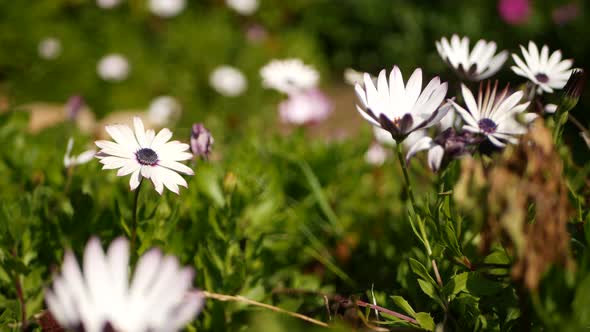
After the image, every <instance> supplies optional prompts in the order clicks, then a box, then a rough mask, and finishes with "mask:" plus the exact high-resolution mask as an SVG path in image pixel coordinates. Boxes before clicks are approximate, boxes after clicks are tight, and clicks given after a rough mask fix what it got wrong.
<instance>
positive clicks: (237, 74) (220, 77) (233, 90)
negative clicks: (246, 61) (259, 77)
mask: <svg viewBox="0 0 590 332" xmlns="http://www.w3.org/2000/svg"><path fill="white" fill-rule="evenodd" d="M209 84H211V87H212V88H213V89H215V91H217V92H219V93H220V94H222V95H224V96H226V97H237V96H239V95H241V94H242V93H244V91H246V88H247V87H248V81H246V77H245V76H244V74H242V72H241V71H240V70H239V69H236V68H234V67H232V66H228V65H223V66H219V67H217V68H215V70H213V72H212V73H211V75H210V76H209Z"/></svg>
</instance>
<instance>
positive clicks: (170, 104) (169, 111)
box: [148, 96, 182, 127]
mask: <svg viewBox="0 0 590 332" xmlns="http://www.w3.org/2000/svg"><path fill="white" fill-rule="evenodd" d="M181 113H182V106H180V103H179V102H178V100H176V98H174V97H171V96H159V97H156V98H155V99H154V100H152V102H151V103H150V106H149V108H148V120H149V122H150V124H152V125H154V126H157V127H164V126H168V125H171V124H173V123H174V122H176V121H177V120H178V118H180V115H181Z"/></svg>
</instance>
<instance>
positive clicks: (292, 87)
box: [260, 59, 320, 94]
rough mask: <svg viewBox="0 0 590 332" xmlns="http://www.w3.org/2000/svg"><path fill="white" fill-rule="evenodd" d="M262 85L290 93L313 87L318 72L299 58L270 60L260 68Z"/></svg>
mask: <svg viewBox="0 0 590 332" xmlns="http://www.w3.org/2000/svg"><path fill="white" fill-rule="evenodd" d="M260 75H261V76H262V85H263V86H264V87H266V88H270V89H275V90H277V91H279V92H283V93H287V94H291V93H296V92H300V91H304V90H307V89H311V88H315V87H316V86H317V84H318V81H319V79H320V75H319V73H318V72H317V71H316V70H315V69H314V68H313V67H311V66H308V65H306V64H304V63H303V61H301V60H300V59H286V60H272V61H271V62H270V63H268V64H267V65H265V66H264V67H262V69H260Z"/></svg>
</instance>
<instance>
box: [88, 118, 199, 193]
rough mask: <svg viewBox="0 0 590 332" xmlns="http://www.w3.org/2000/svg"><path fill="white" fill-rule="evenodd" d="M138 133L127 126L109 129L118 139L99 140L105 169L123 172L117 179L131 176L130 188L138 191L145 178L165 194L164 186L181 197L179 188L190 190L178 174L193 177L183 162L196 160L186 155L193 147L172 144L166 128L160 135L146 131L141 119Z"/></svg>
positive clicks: (107, 127)
mask: <svg viewBox="0 0 590 332" xmlns="http://www.w3.org/2000/svg"><path fill="white" fill-rule="evenodd" d="M133 124H134V127H135V133H134V132H133V131H132V130H131V128H129V127H128V126H126V125H111V126H106V127H105V129H106V131H107V133H109V135H110V136H111V137H112V138H113V139H114V140H115V142H111V141H96V145H97V146H98V147H99V148H101V150H100V151H99V153H98V154H97V155H96V157H97V158H98V159H100V162H101V163H102V164H103V165H104V166H103V167H102V169H119V171H118V172H117V176H125V175H128V174H131V180H130V181H129V186H130V188H131V190H135V189H136V188H137V187H138V186H139V183H140V181H141V178H142V177H144V178H146V179H150V180H152V183H153V184H154V187H155V189H156V191H157V192H158V193H159V194H160V195H161V194H162V191H163V190H164V186H166V188H168V189H169V190H170V191H172V192H174V193H176V194H178V186H179V185H180V186H183V187H185V188H187V183H186V181H185V180H184V179H183V178H182V176H180V175H179V174H178V173H177V172H180V173H184V174H188V175H193V174H194V172H193V170H192V169H191V168H190V167H188V166H186V165H184V164H181V163H179V161H183V160H189V159H191V158H192V157H193V155H192V154H191V153H190V152H186V151H187V150H188V149H189V148H190V146H189V145H188V144H184V143H180V142H179V141H171V142H168V140H170V138H171V137H172V132H171V131H170V130H169V129H168V128H164V129H162V130H160V131H159V132H158V134H157V135H156V134H155V132H154V131H153V130H151V129H150V130H147V131H145V130H144V127H143V123H142V122H141V119H139V118H137V117H136V118H134V119H133Z"/></svg>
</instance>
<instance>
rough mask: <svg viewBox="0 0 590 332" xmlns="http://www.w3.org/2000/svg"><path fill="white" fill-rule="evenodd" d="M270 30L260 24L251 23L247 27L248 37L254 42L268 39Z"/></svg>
mask: <svg viewBox="0 0 590 332" xmlns="http://www.w3.org/2000/svg"><path fill="white" fill-rule="evenodd" d="M267 35H268V32H266V29H265V28H264V27H263V26H262V25H260V24H251V25H249V26H248V27H247V28H246V38H247V39H248V41H250V42H252V43H260V42H262V41H264V40H265V39H266V37H267Z"/></svg>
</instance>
